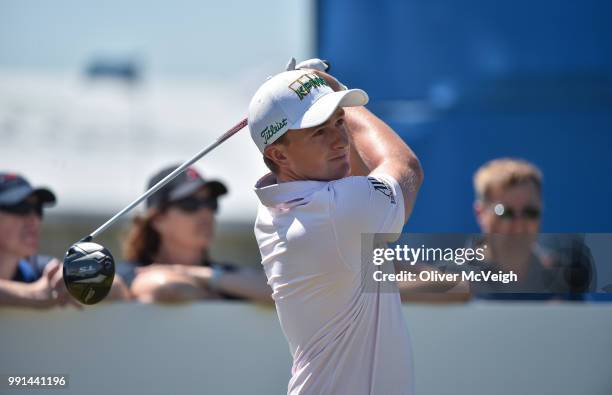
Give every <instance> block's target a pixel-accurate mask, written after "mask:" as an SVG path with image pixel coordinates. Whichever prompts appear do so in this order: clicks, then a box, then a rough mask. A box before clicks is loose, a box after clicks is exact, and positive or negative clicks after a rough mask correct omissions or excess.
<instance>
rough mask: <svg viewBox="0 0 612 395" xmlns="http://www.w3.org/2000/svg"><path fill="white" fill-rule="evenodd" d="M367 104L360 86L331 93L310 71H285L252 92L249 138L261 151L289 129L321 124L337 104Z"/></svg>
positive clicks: (330, 89) (339, 105) (352, 105)
mask: <svg viewBox="0 0 612 395" xmlns="http://www.w3.org/2000/svg"><path fill="white" fill-rule="evenodd" d="M367 103H368V95H367V93H365V92H364V91H363V90H361V89H348V90H343V91H339V92H334V91H333V89H332V88H331V87H330V86H329V85H328V84H327V82H326V81H325V80H324V79H323V78H321V77H320V76H319V75H317V74H315V73H314V72H313V71H309V70H292V71H285V72H283V73H280V74H277V75H275V76H274V77H272V78H270V79H269V80H267V81H266V82H265V83H264V84H263V85H262V86H260V87H259V89H258V90H257V92H255V95H253V98H252V99H251V103H250V104H249V129H250V130H251V138H253V141H254V142H255V144H256V145H257V148H259V150H260V151H261V152H262V153H263V152H264V149H265V148H266V147H267V146H268V145H270V144H271V143H273V142H274V141H276V140H278V139H279V138H280V137H281V136H282V135H283V134H285V133H286V132H287V131H288V130H289V129H303V128H311V127H313V126H317V125H321V124H322V123H324V122H325V121H327V120H328V119H329V117H330V116H331V115H332V114H333V113H334V111H336V108H338V107H354V106H363V105H365V104H367Z"/></svg>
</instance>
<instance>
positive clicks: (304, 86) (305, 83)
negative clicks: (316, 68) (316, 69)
mask: <svg viewBox="0 0 612 395" xmlns="http://www.w3.org/2000/svg"><path fill="white" fill-rule="evenodd" d="M321 86H329V84H328V83H327V81H325V80H324V79H323V78H321V77H319V76H318V75H316V74H304V75H302V76H301V77H300V78H298V79H297V80H295V81H293V82H292V83H291V84H289V89H291V90H292V91H293V92H295V94H296V95H297V97H298V98H299V99H300V100H302V99H303V98H305V97H306V96H307V95H308V94H309V93H310V91H311V90H312V88H320V87H321Z"/></svg>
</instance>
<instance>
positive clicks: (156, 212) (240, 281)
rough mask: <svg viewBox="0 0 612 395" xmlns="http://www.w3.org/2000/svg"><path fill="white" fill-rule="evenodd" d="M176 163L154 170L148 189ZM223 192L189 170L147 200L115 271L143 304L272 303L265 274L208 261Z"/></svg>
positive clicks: (133, 226)
mask: <svg viewBox="0 0 612 395" xmlns="http://www.w3.org/2000/svg"><path fill="white" fill-rule="evenodd" d="M177 167H178V166H171V167H168V168H165V169H163V170H161V171H160V172H158V173H157V174H156V175H155V176H153V178H151V180H150V181H149V187H151V186H153V185H154V184H156V183H157V182H159V181H160V180H161V179H163V178H164V177H166V176H167V175H168V174H170V173H171V172H172V171H174V170H175V169H176V168H177ZM226 193H227V189H226V187H225V186H224V185H223V184H222V183H221V182H219V181H207V180H204V179H203V178H202V177H201V176H200V174H198V172H197V171H196V170H195V169H193V168H188V169H187V170H186V171H185V172H183V173H181V174H180V175H179V176H177V177H176V178H175V179H174V180H172V181H171V182H169V183H168V184H166V185H165V186H164V187H163V188H161V189H160V190H159V191H158V192H157V193H155V194H153V195H152V196H151V197H149V199H147V202H146V206H147V210H146V213H145V214H144V215H143V216H137V217H135V218H134V221H133V224H132V226H131V229H130V230H129V233H128V236H127V238H126V240H125V242H124V246H123V247H124V255H125V257H126V259H127V262H125V263H122V264H120V265H119V266H118V272H119V274H120V275H121V276H122V277H123V278H124V279H125V280H126V282H128V283H129V284H131V290H132V293H133V295H134V296H135V298H136V299H138V300H140V301H142V302H184V301H193V300H198V299H219V298H221V299H251V300H258V301H270V302H271V297H270V295H271V293H272V291H271V289H270V287H269V286H268V285H267V284H266V280H265V276H264V275H263V273H262V272H260V271H259V270H256V269H254V268H247V267H240V266H237V265H232V264H222V263H218V262H215V261H213V260H211V259H210V256H209V249H210V246H211V242H212V239H213V235H214V228H215V213H216V212H217V207H218V198H219V197H220V196H223V195H225V194H226Z"/></svg>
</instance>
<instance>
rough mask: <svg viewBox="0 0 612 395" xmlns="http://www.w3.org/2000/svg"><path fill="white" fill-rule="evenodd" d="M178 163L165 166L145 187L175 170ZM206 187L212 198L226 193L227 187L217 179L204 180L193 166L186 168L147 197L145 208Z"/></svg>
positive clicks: (149, 186) (150, 185) (174, 200)
mask: <svg viewBox="0 0 612 395" xmlns="http://www.w3.org/2000/svg"><path fill="white" fill-rule="evenodd" d="M178 167H179V165H174V166H170V167H167V168H165V169H163V170H161V171H159V172H158V173H157V174H155V175H154V176H153V177H151V179H150V180H149V184H148V185H147V189H149V188H151V187H152V186H153V185H155V184H157V183H158V182H160V181H161V180H163V179H164V178H165V177H166V176H168V174H170V173H172V172H173V171H174V170H176V169H177V168H178ZM203 186H205V187H207V188H208V189H209V190H210V193H211V197H212V198H215V199H216V198H218V197H219V196H221V195H225V194H226V193H227V188H226V187H225V185H223V183H222V182H220V181H217V180H210V181H208V180H205V179H204V178H202V176H201V175H200V173H198V172H197V170H195V169H194V168H193V167H188V168H186V169H185V170H184V171H183V172H182V173H180V174H179V175H177V176H176V177H175V178H174V179H173V180H172V181H170V182H169V183H167V184H166V185H164V186H163V187H161V188H160V189H159V190H158V191H157V192H155V193H154V194H153V195H151V196H149V197H148V198H147V208H150V207H158V206H161V205H163V204H166V203H170V202H176V201H177V200H181V199H183V198H186V197H187V196H189V195H191V194H192V193H194V192H195V191H197V190H198V189H200V188H201V187H203Z"/></svg>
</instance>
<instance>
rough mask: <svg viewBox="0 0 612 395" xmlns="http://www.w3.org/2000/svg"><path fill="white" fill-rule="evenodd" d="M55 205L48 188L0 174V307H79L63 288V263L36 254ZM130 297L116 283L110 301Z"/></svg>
mask: <svg viewBox="0 0 612 395" xmlns="http://www.w3.org/2000/svg"><path fill="white" fill-rule="evenodd" d="M55 202H56V197H55V194H54V193H53V192H51V191H50V190H49V189H47V188H33V187H32V186H31V185H30V183H29V182H28V181H27V180H26V179H25V178H24V177H23V176H21V175H18V174H15V173H6V172H0V305H10V306H21V307H35V308H46V307H53V306H61V305H65V304H72V305H75V306H77V305H78V304H77V302H76V301H74V300H73V299H72V298H71V297H70V295H69V294H68V291H67V289H66V287H65V285H64V281H63V278H62V264H61V262H59V261H58V260H57V259H55V258H52V257H49V256H45V255H39V254H37V252H38V247H39V242H40V232H41V224H42V218H43V212H44V209H45V208H46V207H49V206H52V205H54V204H55ZM127 295H128V290H127V288H126V287H125V285H123V284H122V283H121V282H120V281H117V282H116V283H114V284H113V288H112V289H111V294H110V299H121V298H124V297H126V296H127Z"/></svg>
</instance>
